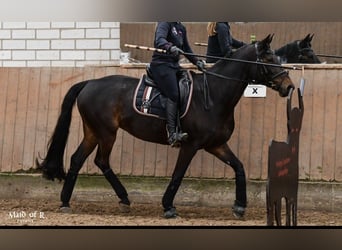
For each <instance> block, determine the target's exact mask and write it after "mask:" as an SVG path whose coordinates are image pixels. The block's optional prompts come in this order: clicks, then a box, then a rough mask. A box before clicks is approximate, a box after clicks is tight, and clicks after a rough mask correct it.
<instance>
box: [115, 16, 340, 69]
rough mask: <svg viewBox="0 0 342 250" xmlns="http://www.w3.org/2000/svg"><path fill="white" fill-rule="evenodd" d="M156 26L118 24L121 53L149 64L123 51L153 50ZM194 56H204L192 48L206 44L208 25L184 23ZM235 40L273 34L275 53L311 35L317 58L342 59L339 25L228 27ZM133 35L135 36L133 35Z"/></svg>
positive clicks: (144, 54)
mask: <svg viewBox="0 0 342 250" xmlns="http://www.w3.org/2000/svg"><path fill="white" fill-rule="evenodd" d="M155 25H156V23H121V24H120V43H121V44H120V45H121V49H122V50H123V51H130V53H131V57H132V58H134V59H137V60H139V61H141V62H150V61H151V52H149V51H141V50H136V49H128V48H125V47H124V44H125V43H133V44H138V45H146V46H153V38H154V32H155ZM184 25H185V26H186V27H187V31H188V38H189V42H190V44H191V47H192V49H193V50H194V52H196V53H199V54H205V53H206V48H205V47H199V46H195V45H194V43H195V42H205V43H206V42H207V40H208V36H207V32H206V26H207V23H203V22H193V23H187V22H186V23H184ZM230 25H231V31H232V34H233V36H234V37H235V38H236V39H239V40H241V41H245V42H250V36H251V35H255V36H256V39H262V38H264V37H266V36H267V35H268V34H274V38H273V41H272V48H273V49H277V48H280V47H282V46H284V45H285V44H287V43H289V42H292V41H294V40H298V39H303V38H304V37H305V36H306V35H307V34H308V33H311V34H314V38H313V40H312V47H313V49H314V51H315V52H316V53H317V54H325V55H326V54H328V55H342V43H341V41H342V22H251V23H230ZM132 34H134V35H132ZM320 59H321V60H322V61H327V62H329V63H342V59H336V58H326V57H321V58H320Z"/></svg>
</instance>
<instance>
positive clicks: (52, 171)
mask: <svg viewBox="0 0 342 250" xmlns="http://www.w3.org/2000/svg"><path fill="white" fill-rule="evenodd" d="M87 83H88V81H84V82H80V83H77V84H75V85H73V86H72V87H71V88H70V89H69V91H68V93H67V94H66V95H65V97H64V100H63V103H62V110H61V113H60V115H59V118H58V121H57V124H56V127H55V130H54V132H53V135H52V137H51V139H50V142H49V148H48V152H47V155H46V157H45V159H43V162H41V163H40V162H39V160H38V159H37V158H36V166H37V169H38V170H41V171H42V172H43V177H44V178H46V179H48V180H54V179H55V178H57V179H58V180H62V179H65V171H64V166H63V156H64V149H65V146H66V143H67V139H68V135H69V127H70V123H71V114H72V108H73V106H74V104H75V102H76V99H77V96H78V94H79V93H80V91H81V90H82V89H83V88H84V86H85V85H86V84H87Z"/></svg>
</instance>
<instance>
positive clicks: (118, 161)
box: [0, 65, 342, 181]
mask: <svg viewBox="0 0 342 250" xmlns="http://www.w3.org/2000/svg"><path fill="white" fill-rule="evenodd" d="M143 72H144V66H134V65H133V66H132V65H131V66H127V67H125V66H121V67H120V66H110V67H105V66H102V67H85V68H0V89H1V91H0V171H1V172H17V171H21V170H29V169H30V168H32V167H34V162H35V158H36V157H37V156H39V155H41V156H45V153H46V147H47V144H48V140H49V138H50V136H51V134H52V132H53V129H54V127H55V124H56V121H57V118H58V114H59V111H60V104H61V101H62V99H63V97H64V95H65V93H66V92H67V90H68V89H69V87H70V86H71V85H73V84H74V83H77V82H79V81H82V80H86V79H92V78H97V77H101V76H105V75H110V74H125V75H131V76H135V77H139V76H140V75H141V74H142V73H143ZM290 76H291V77H292V79H293V81H294V82H295V83H296V84H297V86H299V82H300V78H301V76H302V72H301V71H291V72H290ZM304 77H305V79H306V87H305V93H304V105H305V113H304V119H303V127H302V131H301V137H300V156H299V157H300V162H299V167H300V170H299V172H300V178H301V179H308V180H326V181H342V130H341V129H340V128H341V127H342V95H341V93H342V81H341V80H342V65H318V66H317V65H316V66H310V67H308V68H307V69H305V71H304ZM293 100H294V101H296V100H297V98H293ZM295 105H296V103H294V106H295ZM285 108H286V98H280V97H279V96H278V94H277V93H275V92H274V91H272V90H270V89H268V90H267V97H266V98H245V97H243V98H242V99H241V101H240V103H239V104H238V106H237V108H236V130H235V131H234V134H233V137H232V139H231V140H230V141H229V145H230V146H231V148H232V149H233V151H234V152H235V153H236V154H237V156H238V157H239V158H240V160H241V161H242V162H243V163H244V166H245V170H246V174H247V176H248V178H249V179H266V178H267V154H268V145H269V142H270V140H271V139H276V140H286V134H287V128H286V113H285V112H286V109H285ZM81 138H82V125H81V120H80V117H79V113H78V111H77V110H76V109H75V110H74V112H73V120H72V123H71V128H70V136H69V141H68V144H67V148H66V153H65V164H66V165H65V166H68V165H69V161H70V156H71V154H72V153H73V152H74V151H75V149H76V147H77V146H78V144H79V143H80V140H81ZM177 152H178V150H177V149H173V148H171V147H168V146H163V145H157V144H153V143H147V142H143V141H141V140H139V139H136V138H133V137H132V136H130V135H129V134H128V133H126V132H124V131H122V130H119V133H118V136H117V141H116V144H115V146H114V149H113V151H112V155H111V165H112V168H113V169H114V171H115V172H116V173H119V174H121V175H134V176H141V175H144V176H170V175H171V173H172V170H173V167H174V164H175V161H176V157H177ZM93 159H94V153H93V154H92V155H91V156H90V157H89V159H88V160H87V162H86V164H85V166H84V167H83V169H82V173H89V174H93V173H100V172H99V171H98V169H97V168H96V167H95V166H94V164H93ZM186 175H187V176H188V177H203V178H232V177H233V171H232V170H231V168H230V167H226V166H225V165H224V164H223V163H221V162H220V161H219V160H218V159H216V158H214V157H213V156H211V155H209V154H208V153H206V152H204V151H199V152H198V154H197V155H196V156H195V158H194V159H193V161H192V163H191V166H190V168H189V170H188V171H187V174H186Z"/></svg>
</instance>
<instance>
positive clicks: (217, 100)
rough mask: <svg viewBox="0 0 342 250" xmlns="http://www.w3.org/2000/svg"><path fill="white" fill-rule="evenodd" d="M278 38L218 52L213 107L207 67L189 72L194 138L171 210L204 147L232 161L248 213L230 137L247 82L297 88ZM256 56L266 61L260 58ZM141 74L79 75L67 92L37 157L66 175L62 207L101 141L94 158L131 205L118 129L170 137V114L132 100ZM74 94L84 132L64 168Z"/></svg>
mask: <svg viewBox="0 0 342 250" xmlns="http://www.w3.org/2000/svg"><path fill="white" fill-rule="evenodd" d="M272 38H273V36H270V35H269V36H267V37H266V38H265V39H263V40H262V41H259V42H256V43H255V44H249V45H246V46H244V47H242V48H240V49H239V50H238V51H236V52H235V53H234V56H233V59H234V58H235V59H239V60H247V61H249V63H248V62H241V61H238V62H237V61H227V60H220V61H218V62H217V63H216V64H215V65H213V67H212V68H210V69H208V70H207V71H208V72H207V73H206V74H207V80H208V90H209V94H210V97H211V100H212V102H211V103H210V106H209V109H208V107H205V105H206V103H205V101H204V98H203V88H204V87H203V86H204V80H203V79H204V75H203V73H194V72H191V74H192V78H193V94H192V101H191V104H190V107H189V110H188V113H187V114H186V115H185V116H184V117H183V118H182V120H181V126H182V129H183V130H184V131H186V132H187V133H188V134H189V138H188V140H187V141H186V142H183V143H182V145H181V147H180V150H179V155H178V159H177V162H176V166H175V168H174V172H173V174H172V178H171V181H170V183H169V185H168V187H167V189H166V191H165V193H164V196H163V198H162V205H163V207H164V216H165V217H166V218H170V217H175V216H176V215H177V212H176V209H175V207H174V205H173V201H174V198H175V195H176V193H177V190H178V188H179V187H180V185H181V182H182V179H183V177H184V174H185V172H186V171H187V168H188V166H189V164H190V162H191V160H192V158H193V157H194V155H195V154H196V152H197V151H198V150H200V149H204V150H206V151H207V152H209V153H211V154H213V155H215V156H216V157H218V158H219V159H220V160H222V161H223V162H224V163H226V164H228V165H230V166H231V167H232V168H233V169H234V171H235V177H236V178H235V184H236V192H235V193H236V200H235V203H234V205H233V207H232V210H233V213H234V215H235V216H237V217H243V215H244V212H245V208H246V205H247V195H246V177H245V171H244V168H243V164H242V163H241V162H240V160H239V159H238V158H237V157H236V156H235V155H234V153H233V152H232V151H231V149H230V148H229V146H228V145H227V141H228V140H229V139H230V137H231V135H232V133H233V130H234V108H235V106H236V104H237V103H238V102H239V100H240V98H241V96H242V94H243V92H244V89H245V88H246V87H247V84H248V82H252V81H253V82H256V83H259V84H264V85H266V86H268V87H270V88H272V89H274V90H276V91H278V92H279V95H280V96H282V97H285V96H287V95H288V93H289V91H290V89H291V88H294V85H293V83H292V81H291V79H290V77H289V76H288V72H287V71H285V70H284V69H283V68H281V67H279V66H278V65H279V63H278V62H279V61H278V59H277V57H276V56H275V55H274V52H273V51H272V50H271V48H270V43H271V41H272ZM257 61H258V62H264V64H262V63H261V64H257V63H255V62H257ZM250 62H254V63H250ZM268 63H272V64H273V66H270V65H269V64H268ZM274 64H277V65H276V66H277V67H276V66H275V65H274ZM138 82H139V79H138V78H133V77H129V76H123V75H113V76H107V77H104V78H101V79H95V80H89V81H84V82H80V83H77V84H75V85H73V86H72V87H71V88H70V89H69V91H68V92H67V94H66V95H65V97H64V100H63V103H62V109H61V113H60V116H59V118H58V121H57V124H56V128H55V130H54V133H53V135H52V138H51V140H50V144H49V148H48V152H47V155H46V157H45V159H43V161H42V162H39V160H38V159H37V167H38V169H40V170H41V171H42V172H43V176H44V177H45V178H47V179H51V180H53V179H54V178H57V179H60V180H62V179H65V182H64V185H63V189H62V192H61V201H62V206H61V209H62V208H63V209H70V205H69V201H70V198H71V195H72V191H73V189H74V185H75V182H76V179H77V175H78V173H79V171H80V169H81V167H82V165H83V163H84V161H85V160H86V158H87V157H88V156H89V154H90V153H91V152H92V151H93V150H94V149H95V147H96V146H97V153H96V157H95V160H94V162H95V164H96V165H97V166H98V167H99V168H100V169H101V171H102V172H103V174H104V176H105V177H106V179H107V180H108V181H109V183H110V184H111V185H112V187H113V189H114V191H115V193H116V194H117V196H118V197H119V199H120V202H119V204H120V207H121V206H122V207H125V208H127V209H128V208H129V205H130V201H129V199H128V194H127V191H126V189H125V187H124V186H123V185H122V184H121V182H120V181H119V179H118V177H117V176H116V175H115V174H114V172H113V171H112V169H111V167H110V165H109V156H110V153H111V150H112V147H113V144H114V142H115V139H116V133H117V130H118V129H119V128H122V129H123V130H125V131H127V132H129V133H130V134H132V135H133V136H135V137H137V138H140V139H142V140H145V141H149V142H154V143H160V144H167V134H166V129H165V126H166V123H165V120H162V119H159V118H155V117H147V116H144V115H140V114H138V113H137V112H136V111H135V110H134V108H133V106H132V103H133V96H134V92H135V88H136V87H137V85H138ZM76 100H77V106H78V110H79V112H80V115H81V117H82V121H83V130H84V138H83V140H82V142H81V144H80V145H79V146H78V148H77V150H76V151H75V153H74V154H73V155H72V156H71V161H70V168H69V170H68V172H67V174H65V171H64V167H63V154H64V150H65V146H66V142H67V138H68V133H69V126H70V123H71V113H72V107H73V105H74V104H75V102H76Z"/></svg>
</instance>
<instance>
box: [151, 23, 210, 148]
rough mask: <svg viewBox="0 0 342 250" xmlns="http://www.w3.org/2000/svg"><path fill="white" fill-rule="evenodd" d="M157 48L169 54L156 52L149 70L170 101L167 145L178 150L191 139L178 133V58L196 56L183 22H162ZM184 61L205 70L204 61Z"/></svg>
mask: <svg viewBox="0 0 342 250" xmlns="http://www.w3.org/2000/svg"><path fill="white" fill-rule="evenodd" d="M154 47H155V48H159V49H164V50H166V51H167V53H160V52H157V51H155V52H154V53H153V56H152V61H151V64H150V69H151V72H152V75H153V78H154V80H155V82H156V83H157V84H158V86H159V88H160V90H161V93H162V94H164V95H165V96H167V98H168V99H167V104H166V120H167V126H166V129H167V132H168V142H169V144H170V145H171V146H173V147H176V146H179V144H180V142H181V141H183V140H185V139H186V138H187V137H188V134H187V133H183V132H181V131H177V130H176V127H177V115H178V106H179V89H178V88H179V87H178V80H177V72H178V71H179V70H181V67H180V65H179V58H180V54H182V52H187V53H193V51H192V49H191V47H190V45H189V42H188V38H187V34H186V28H185V26H184V25H183V24H181V23H180V22H159V23H158V24H157V28H156V31H155V38H154ZM185 57H186V58H187V59H188V60H189V61H190V62H191V63H193V64H194V65H196V66H197V67H198V69H199V70H203V68H204V64H205V63H204V61H203V60H199V59H198V58H197V57H195V56H191V55H185Z"/></svg>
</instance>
